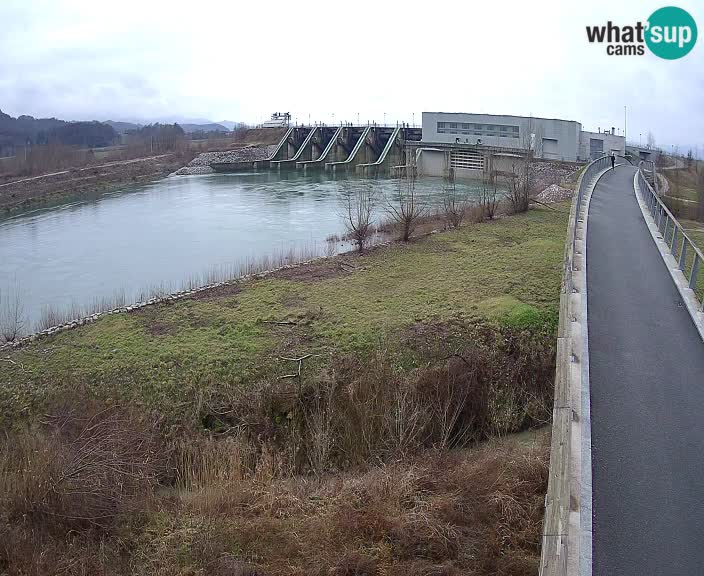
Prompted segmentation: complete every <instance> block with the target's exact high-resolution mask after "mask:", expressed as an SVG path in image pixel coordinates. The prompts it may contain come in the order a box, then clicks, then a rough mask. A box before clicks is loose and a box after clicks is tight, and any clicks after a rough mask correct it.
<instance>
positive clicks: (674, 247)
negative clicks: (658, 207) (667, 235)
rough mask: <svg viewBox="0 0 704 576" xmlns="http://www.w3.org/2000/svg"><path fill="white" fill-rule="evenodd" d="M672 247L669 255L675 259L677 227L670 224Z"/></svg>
mask: <svg viewBox="0 0 704 576" xmlns="http://www.w3.org/2000/svg"><path fill="white" fill-rule="evenodd" d="M672 224H673V226H672V247H671V248H670V254H672V255H673V256H674V257H675V258H676V257H677V226H676V225H675V223H674V222H673V223H672Z"/></svg>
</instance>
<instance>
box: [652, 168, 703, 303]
mask: <svg viewBox="0 0 704 576" xmlns="http://www.w3.org/2000/svg"><path fill="white" fill-rule="evenodd" d="M648 164H652V162H648V161H642V162H640V164H639V165H638V189H639V191H640V195H641V198H642V199H643V201H644V202H645V204H646V206H647V207H648V210H649V212H650V215H651V216H652V217H653V220H654V221H655V225H656V226H657V227H658V231H659V232H660V234H662V239H663V240H664V241H665V244H666V245H667V247H668V249H669V250H670V254H672V256H673V257H674V258H675V260H676V261H677V266H678V268H679V269H680V270H681V271H682V274H684V277H685V279H686V280H687V282H688V284H689V287H690V288H691V289H692V290H693V291H694V294H695V296H696V298H697V302H698V304H699V309H700V310H704V255H703V254H702V252H701V250H700V249H699V248H698V247H697V245H696V244H695V243H694V242H693V241H692V240H691V238H690V237H689V236H687V233H686V232H685V230H684V228H682V225H681V224H680V223H679V222H678V221H677V218H675V217H674V216H673V214H672V212H670V210H669V209H668V208H667V206H665V203H664V202H663V201H662V200H661V199H660V196H659V195H658V194H657V192H655V190H653V187H652V186H651V185H650V182H648V180H647V178H646V175H645V173H646V171H647V167H648V166H647V165H648ZM651 169H652V170H653V176H654V175H655V172H654V167H653V168H651Z"/></svg>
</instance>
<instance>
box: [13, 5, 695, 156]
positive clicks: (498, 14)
mask: <svg viewBox="0 0 704 576" xmlns="http://www.w3.org/2000/svg"><path fill="white" fill-rule="evenodd" d="M669 4H670V3H669V2H663V1H655V2H653V1H651V0H632V1H619V2H614V1H603V0H597V1H595V0H584V1H575V0H554V1H552V0H550V1H545V2H527V1H525V0H521V1H515V2H510V1H505V0H504V1H495V2H468V1H462V2H437V1H436V2H427V1H426V2H413V1H410V0H405V1H402V2H391V1H386V0H384V1H379V0H376V1H368V0H355V1H354V2H348V3H345V2H338V1H330V0H326V1H321V2H317V1H316V2H306V1H305V0H299V1H297V2H294V1H290V0H286V1H282V2H279V1H247V2H244V1H222V2H221V1H216V0H207V1H202V2H195V3H194V2H192V1H189V2H188V3H180V2H177V1H173V0H172V1H156V0H120V2H96V1H95V0H90V1H87V0H86V1H83V0H61V1H56V0H55V1H51V0H46V1H41V0H0V27H1V28H0V109H2V110H3V111H4V112H6V113H9V114H11V115H13V116H16V115H19V114H31V115H33V116H37V117H44V116H56V117H59V118H63V119H75V120H80V119H94V118H95V119H99V120H107V119H139V118H145V119H152V118H159V117H165V116H181V117H187V118H195V117H201V118H208V119H211V120H214V121H218V120H225V119H226V120H235V121H245V122H250V123H254V122H260V121H262V120H263V119H266V118H268V116H269V115H270V114H271V113H272V112H274V111H290V112H291V113H292V115H293V116H294V119H296V120H298V121H299V122H301V121H308V117H309V115H310V119H311V120H320V121H326V122H332V120H333V116H332V115H333V114H334V115H335V116H334V118H335V121H336V122H339V121H340V120H348V121H356V120H357V117H358V115H359V119H360V120H361V121H363V122H364V121H367V120H376V121H379V122H380V121H382V120H383V119H384V114H386V116H385V118H386V120H387V122H396V121H408V122H411V121H412V120H413V114H414V113H415V121H416V123H420V113H421V112H422V111H423V110H427V111H447V112H485V113H495V114H502V113H505V114H516V115H529V114H532V115H535V116H545V117H557V118H566V119H570V120H578V121H580V122H582V124H583V125H584V128H585V129H591V130H596V129H597V128H598V127H601V128H605V127H611V126H615V127H617V128H618V129H619V130H620V131H621V133H623V123H624V109H623V107H624V105H627V106H628V136H629V140H635V141H637V140H638V138H639V133H642V135H643V136H642V137H643V140H644V141H645V139H646V133H647V132H648V130H652V132H653V133H654V135H655V137H656V140H657V142H658V143H660V144H670V143H676V144H680V145H681V146H695V145H698V146H699V148H700V149H701V150H704V111H703V109H704V46H703V44H704V38H702V37H701V36H702V34H704V8H703V3H702V2H701V1H699V0H686V1H679V2H677V3H676V5H678V6H680V7H682V8H684V9H686V10H688V11H689V12H690V14H692V16H693V17H694V19H695V20H696V21H697V23H698V25H699V32H700V38H699V41H698V42H697V45H696V46H695V48H694V49H693V50H692V52H690V53H689V54H688V55H687V56H686V57H685V58H682V59H680V60H675V61H667V60H662V59H659V58H657V57H656V56H654V55H652V54H651V53H650V52H649V51H647V50H646V55H645V56H639V57H634V56H631V57H627V56H622V57H616V56H607V55H606V51H605V46H604V45H590V44H589V43H588V42H587V39H586V34H585V26H587V25H596V24H605V23H606V21H607V20H612V21H613V22H615V23H617V24H622V25H627V24H635V23H636V22H637V21H638V20H640V21H642V22H645V21H646V20H647V18H648V16H649V15H650V14H651V13H652V12H653V11H654V10H656V9H657V8H660V7H662V6H665V5H669Z"/></svg>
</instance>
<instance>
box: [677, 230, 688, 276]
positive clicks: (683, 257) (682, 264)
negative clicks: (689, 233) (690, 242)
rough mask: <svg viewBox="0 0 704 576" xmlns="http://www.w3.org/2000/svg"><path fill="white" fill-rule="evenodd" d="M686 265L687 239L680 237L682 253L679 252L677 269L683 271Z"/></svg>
mask: <svg viewBox="0 0 704 576" xmlns="http://www.w3.org/2000/svg"><path fill="white" fill-rule="evenodd" d="M686 265H687V237H686V236H683V237H682V252H680V262H679V269H680V270H684V267H685V266H686Z"/></svg>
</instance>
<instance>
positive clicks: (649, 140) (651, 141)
mask: <svg viewBox="0 0 704 576" xmlns="http://www.w3.org/2000/svg"><path fill="white" fill-rule="evenodd" d="M647 146H648V148H649V149H653V148H655V136H653V133H652V132H651V131H650V130H648V137H647Z"/></svg>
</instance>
